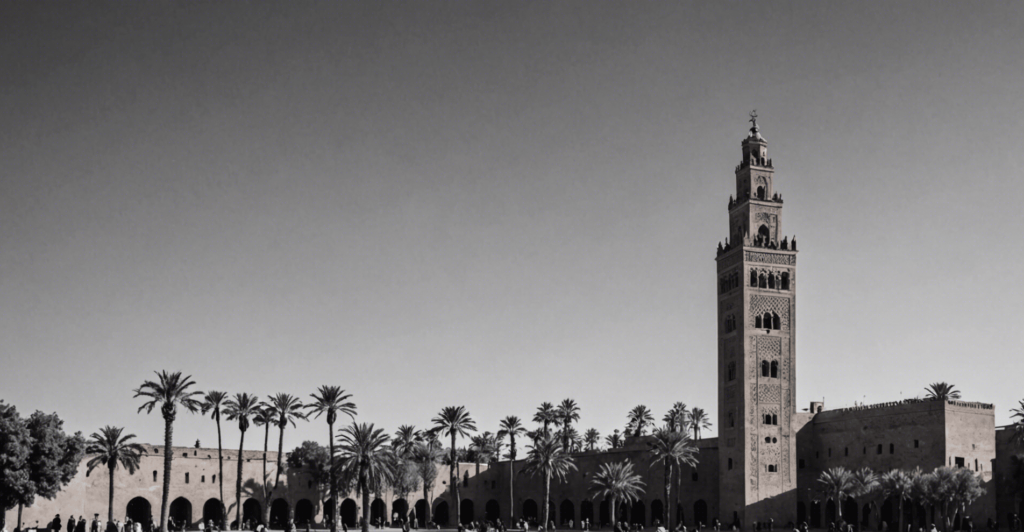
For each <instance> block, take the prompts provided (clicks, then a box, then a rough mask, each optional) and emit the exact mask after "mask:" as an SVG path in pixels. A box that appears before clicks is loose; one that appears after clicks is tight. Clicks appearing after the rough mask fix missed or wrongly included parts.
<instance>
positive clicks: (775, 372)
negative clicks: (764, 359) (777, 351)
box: [772, 360, 779, 379]
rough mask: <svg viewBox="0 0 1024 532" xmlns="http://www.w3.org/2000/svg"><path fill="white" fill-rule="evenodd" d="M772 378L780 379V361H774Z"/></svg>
mask: <svg viewBox="0 0 1024 532" xmlns="http://www.w3.org/2000/svg"><path fill="white" fill-rule="evenodd" d="M772 378H773V379H777V378H779V361H778V360H773V361H772Z"/></svg>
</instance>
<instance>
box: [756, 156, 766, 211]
mask: <svg viewBox="0 0 1024 532" xmlns="http://www.w3.org/2000/svg"><path fill="white" fill-rule="evenodd" d="M754 161H757V156H754ZM764 196H765V190H764V187H762V186H759V187H757V199H760V200H763V199H764Z"/></svg>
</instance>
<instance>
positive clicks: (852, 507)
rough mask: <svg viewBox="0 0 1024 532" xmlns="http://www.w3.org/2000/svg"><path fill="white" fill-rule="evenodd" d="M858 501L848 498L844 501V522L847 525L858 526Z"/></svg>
mask: <svg viewBox="0 0 1024 532" xmlns="http://www.w3.org/2000/svg"><path fill="white" fill-rule="evenodd" d="M857 510H859V508H857V501H855V500H853V497H847V498H846V500H845V501H843V520H844V521H846V522H847V523H853V524H857Z"/></svg>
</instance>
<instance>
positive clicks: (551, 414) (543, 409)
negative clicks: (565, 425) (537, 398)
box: [533, 401, 562, 434]
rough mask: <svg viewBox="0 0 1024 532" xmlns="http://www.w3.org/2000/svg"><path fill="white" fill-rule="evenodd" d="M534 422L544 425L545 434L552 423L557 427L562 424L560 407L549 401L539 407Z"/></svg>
mask: <svg viewBox="0 0 1024 532" xmlns="http://www.w3.org/2000/svg"><path fill="white" fill-rule="evenodd" d="M533 422H534V423H541V424H542V425H544V433H545V434H548V430H549V429H548V427H550V426H551V425H554V426H556V427H557V426H559V425H561V424H562V421H561V418H559V417H558V409H557V408H555V405H553V404H551V403H549V402H547V401H545V402H543V403H541V404H540V406H538V407H537V413H536V414H534V415H533Z"/></svg>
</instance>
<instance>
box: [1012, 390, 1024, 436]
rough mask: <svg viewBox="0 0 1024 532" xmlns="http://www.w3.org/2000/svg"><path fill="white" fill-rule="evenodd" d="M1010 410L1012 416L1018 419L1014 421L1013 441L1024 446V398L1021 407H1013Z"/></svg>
mask: <svg viewBox="0 0 1024 532" xmlns="http://www.w3.org/2000/svg"><path fill="white" fill-rule="evenodd" d="M1010 412H1013V415H1012V416H1010V417H1011V418H1014V419H1016V420H1017V421H1014V422H1013V442H1014V443H1016V444H1017V445H1020V446H1024V399H1021V400H1020V408H1011V409H1010Z"/></svg>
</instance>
